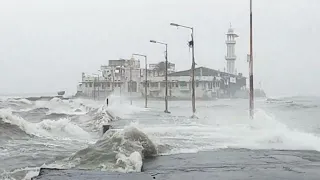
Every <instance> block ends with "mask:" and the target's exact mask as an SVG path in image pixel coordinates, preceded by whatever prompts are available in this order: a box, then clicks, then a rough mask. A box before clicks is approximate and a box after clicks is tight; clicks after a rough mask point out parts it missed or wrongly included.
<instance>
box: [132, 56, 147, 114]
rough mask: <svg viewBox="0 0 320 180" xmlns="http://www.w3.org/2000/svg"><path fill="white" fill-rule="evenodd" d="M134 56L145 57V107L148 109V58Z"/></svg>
mask: <svg viewBox="0 0 320 180" xmlns="http://www.w3.org/2000/svg"><path fill="white" fill-rule="evenodd" d="M132 55H133V56H142V57H144V62H145V68H146V72H145V84H144V96H145V105H144V107H145V108H147V107H148V64H147V56H146V55H143V54H132Z"/></svg>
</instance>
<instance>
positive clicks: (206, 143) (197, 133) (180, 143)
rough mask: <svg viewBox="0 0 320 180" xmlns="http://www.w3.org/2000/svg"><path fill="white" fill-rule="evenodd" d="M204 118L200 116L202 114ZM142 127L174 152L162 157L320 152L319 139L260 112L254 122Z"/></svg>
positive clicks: (192, 121)
mask: <svg viewBox="0 0 320 180" xmlns="http://www.w3.org/2000/svg"><path fill="white" fill-rule="evenodd" d="M198 114H200V113H198ZM139 127H140V128H141V129H142V130H143V131H144V132H146V133H147V134H148V135H149V136H150V137H151V138H153V139H156V141H155V142H156V143H157V144H158V145H162V146H168V147H170V148H168V149H169V150H168V149H167V151H163V152H161V153H162V154H176V153H188V152H190V153H194V152H198V151H204V150H215V149H221V148H248V149H283V150H316V151H320V138H319V136H317V135H315V134H312V133H308V132H303V131H301V130H297V129H291V128H289V127H288V126H286V125H285V124H283V123H281V122H280V121H278V120H277V119H276V118H275V117H272V116H271V115H269V114H268V113H266V112H265V111H263V110H261V109H259V110H257V111H256V113H255V117H254V119H250V118H248V117H243V116H239V117H238V118H237V117H235V118H234V119H225V117H222V118H221V119H219V118H217V117H215V118H213V117H212V118H210V117H206V118H204V117H200V118H199V119H190V118H188V117H185V118H184V119H182V118H181V117H179V119H175V120H174V122H172V121H171V122H170V121H169V122H167V123H165V122H164V121H162V122H161V123H159V124H157V125H153V126H149V125H146V124H139Z"/></svg>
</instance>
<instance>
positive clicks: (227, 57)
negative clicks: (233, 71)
mask: <svg viewBox="0 0 320 180" xmlns="http://www.w3.org/2000/svg"><path fill="white" fill-rule="evenodd" d="M225 58H226V60H236V59H237V56H225Z"/></svg>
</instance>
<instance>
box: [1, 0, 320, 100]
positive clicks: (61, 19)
mask: <svg viewBox="0 0 320 180" xmlns="http://www.w3.org/2000/svg"><path fill="white" fill-rule="evenodd" d="M253 2H254V6H253V7H254V38H255V39H254V74H255V79H254V80H255V83H256V85H257V86H258V83H259V81H261V82H262V86H263V88H264V89H265V90H266V92H267V94H268V95H271V96H279V95H317V94H318V92H319V90H320V82H319V81H318V80H317V78H318V77H319V75H320V71H319V65H320V63H319V60H320V58H319V55H318V54H317V53H318V52H319V53H320V51H319V45H318V44H319V40H320V34H319V30H320V13H319V12H317V11H318V10H319V9H320V1H319V0H253ZM248 8H249V0H0V24H1V28H0V82H1V86H0V94H3V93H41V92H56V91H58V90H66V91H68V92H69V94H70V92H71V93H75V92H76V86H77V84H78V82H79V81H80V80H81V72H90V73H91V72H92V73H94V72H96V71H97V69H98V68H99V67H100V65H101V64H107V61H108V60H109V59H119V58H129V57H131V54H132V53H145V54H147V55H148V57H149V61H150V62H153V63H154V62H158V61H161V60H163V51H164V49H163V47H161V46H159V45H156V44H150V43H149V40H150V39H155V40H158V41H164V42H167V43H169V52H168V55H169V61H171V62H173V63H176V67H177V69H178V70H183V69H187V68H189V67H190V65H191V63H190V62H191V60H190V52H189V49H188V47H187V46H186V44H187V41H188V40H189V37H190V33H189V31H188V30H186V29H181V28H180V29H177V28H174V27H171V26H169V23H170V22H176V23H180V24H185V25H189V26H194V28H195V56H196V62H197V64H198V66H208V67H210V68H214V69H220V70H223V68H224V67H225V66H226V61H225V60H224V56H225V54H226V45H225V38H226V37H225V33H226V32H227V30H228V28H229V24H230V22H231V23H232V26H233V27H234V28H235V31H236V32H237V33H238V34H239V36H240V37H239V38H238V39H237V45H236V55H237V57H238V59H237V61H236V68H237V70H238V72H242V73H243V74H244V75H246V76H248V64H247V62H246V54H247V53H248V51H249V11H248Z"/></svg>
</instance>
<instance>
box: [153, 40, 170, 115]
mask: <svg viewBox="0 0 320 180" xmlns="http://www.w3.org/2000/svg"><path fill="white" fill-rule="evenodd" d="M150 42H151V43H156V44H162V45H165V46H166V54H165V59H166V67H165V69H166V70H165V83H166V90H165V96H164V102H165V110H164V112H165V113H170V112H169V111H168V44H167V43H163V42H159V41H155V40H150Z"/></svg>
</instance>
